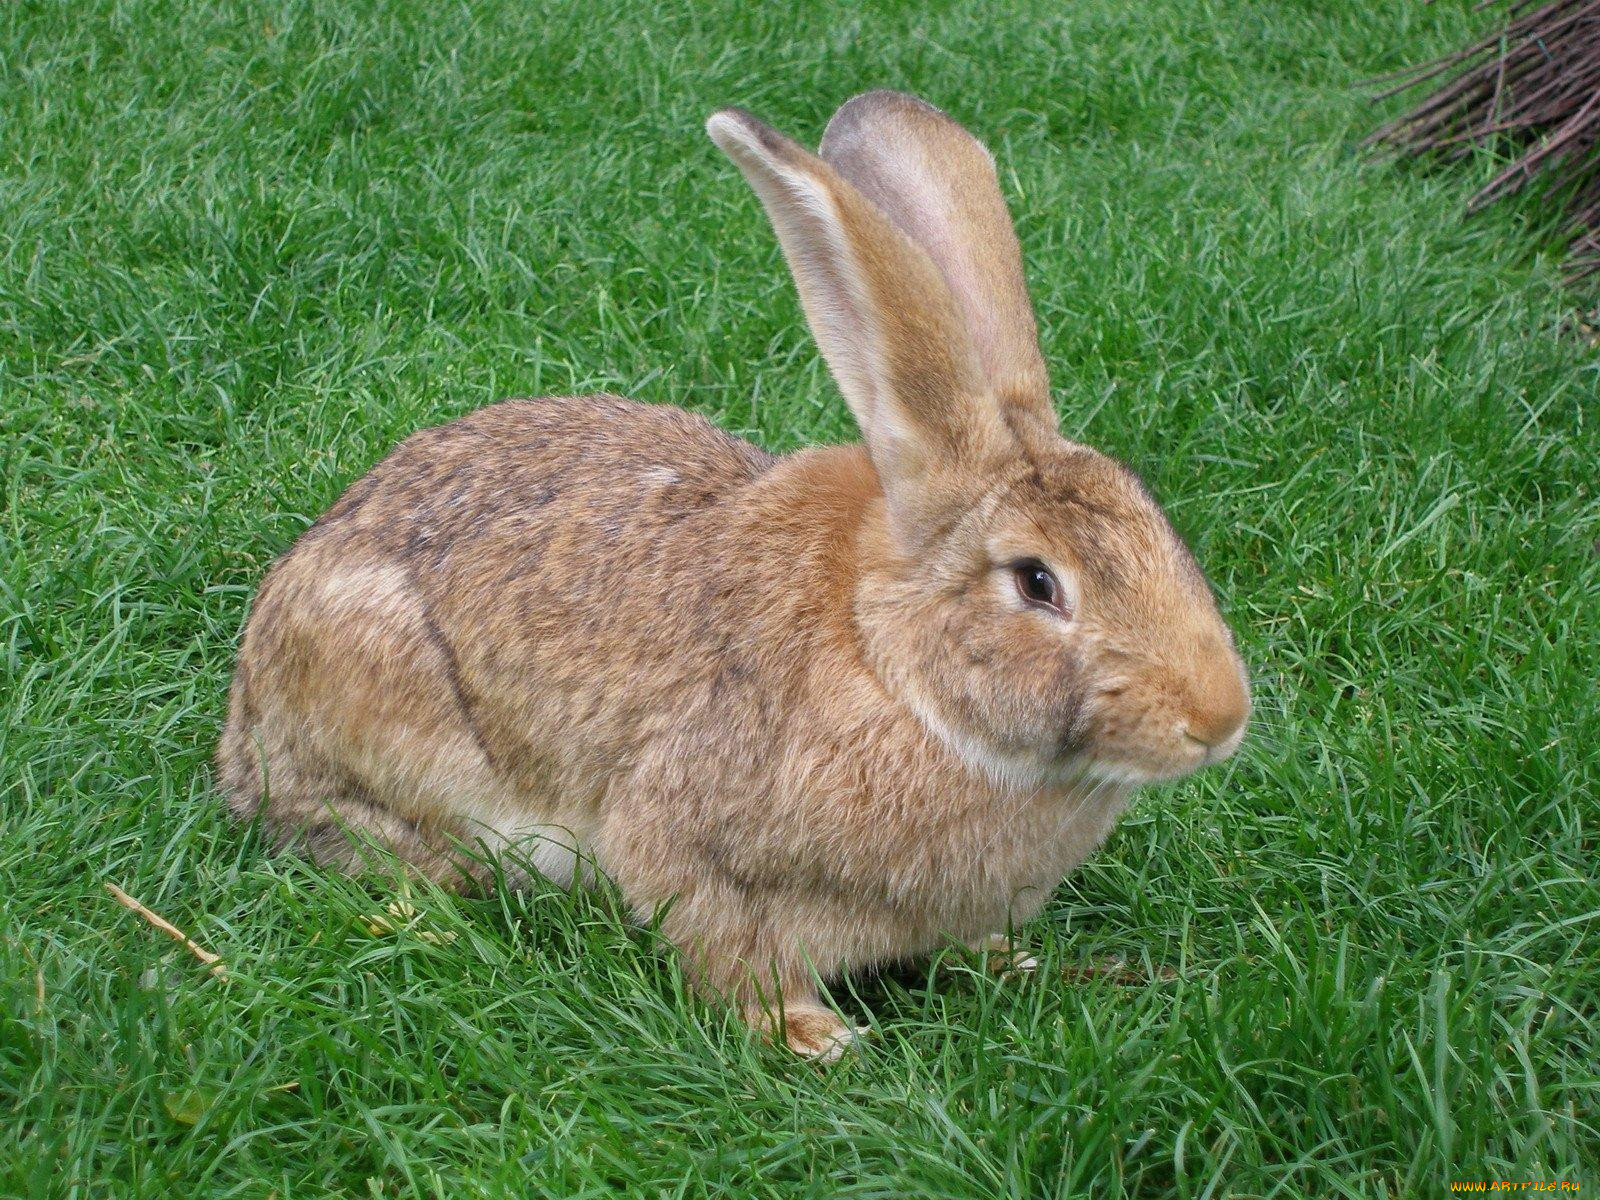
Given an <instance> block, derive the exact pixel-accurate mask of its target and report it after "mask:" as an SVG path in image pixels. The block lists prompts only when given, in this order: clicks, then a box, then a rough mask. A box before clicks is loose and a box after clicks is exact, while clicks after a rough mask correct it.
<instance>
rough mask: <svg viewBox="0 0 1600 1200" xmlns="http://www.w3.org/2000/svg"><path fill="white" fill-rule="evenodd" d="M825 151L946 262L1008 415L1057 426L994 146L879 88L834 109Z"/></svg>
mask: <svg viewBox="0 0 1600 1200" xmlns="http://www.w3.org/2000/svg"><path fill="white" fill-rule="evenodd" d="M821 154H822V157H823V159H824V160H826V161H827V163H828V164H829V165H830V166H832V167H833V169H834V170H835V171H837V172H838V173H839V174H840V175H841V176H843V177H844V178H845V179H847V180H849V181H850V183H852V184H854V185H855V187H856V188H857V189H858V190H859V191H860V192H861V194H862V195H864V196H866V198H867V199H868V200H870V201H872V203H873V204H875V205H877V206H878V208H879V209H881V210H882V211H883V212H884V214H885V215H887V216H888V218H889V219H890V220H891V221H893V222H894V223H895V225H896V226H898V227H899V228H900V230H901V231H902V232H904V233H905V234H906V236H907V237H909V238H910V239H911V240H912V241H913V242H915V243H916V244H917V245H919V246H921V247H922V248H923V250H925V251H926V252H927V254H928V257H929V258H931V259H932V260H933V262H934V265H935V266H937V267H938V268H939V271H940V273H941V274H942V275H943V276H944V280H945V283H946V284H947V285H948V286H949V289H950V292H951V294H952V295H953V296H954V297H955V301H956V306H957V307H958V308H959V309H960V311H961V316H962V319H963V321H964V322H965V323H966V326H967V331H968V333H969V335H970V337H971V339H972V345H973V349H974V350H975V351H976V352H977V355H978V362H979V366H980V369H981V371H982V372H983V378H984V383H985V384H986V385H987V390H988V391H989V392H990V394H992V395H993V396H994V397H995V398H996V400H997V402H998V403H999V404H1000V406H1001V408H1002V410H1003V415H1004V416H1005V419H1006V421H1007V422H1008V423H1009V424H1011V425H1013V427H1017V426H1018V425H1022V426H1031V427H1034V428H1038V427H1039V426H1040V424H1041V423H1042V426H1043V428H1044V429H1046V430H1048V431H1049V432H1050V433H1054V432H1055V431H1056V427H1057V426H1056V414H1055V409H1054V408H1053V407H1052V405H1051V403H1050V377H1049V373H1048V372H1047V371H1046V370H1045V365H1044V358H1043V356H1042V355H1041V354H1040V353H1039V332H1038V327H1037V325H1036V324H1035V322H1034V316H1033V305H1032V303H1031V302H1030V301H1029V299H1028V287H1027V283H1026V282H1025V281H1024V279H1023V275H1022V251H1021V248H1020V247H1019V246H1018V244H1017V234H1016V231H1015V229H1014V228H1013V227H1012V224H1011V215H1010V213H1008V212H1007V211H1006V202H1005V199H1004V198H1003V197H1002V196H1001V195H1000V182H999V180H998V179H997V178H996V176H995V168H994V159H993V158H992V157H991V156H990V154H989V151H988V150H987V149H985V148H984V146H983V144H982V143H981V142H979V141H978V140H977V139H976V138H974V137H973V136H972V135H971V134H970V133H968V132H967V131H966V130H965V129H963V128H962V127H961V126H960V125H958V124H956V122H955V121H953V120H951V119H950V118H949V117H948V116H946V115H945V114H944V113H942V112H940V111H939V110H938V109H937V108H934V107H933V106H932V105H931V104H927V103H924V102H923V101H921V100H919V99H917V98H916V97H915V96H908V95H905V94H904V93H903V92H887V91H879V92H867V93H866V94H864V95H861V96H857V97H856V98H855V99H853V100H851V101H849V102H848V103H846V104H845V105H844V107H842V108H841V109H839V111H838V112H836V113H834V114H833V119H832V120H831V121H829V122H828V128H827V132H826V133H824V134H823V135H822V149H821ZM1020 431H1021V430H1019V432H1020Z"/></svg>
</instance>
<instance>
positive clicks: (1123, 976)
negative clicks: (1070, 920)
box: [1061, 958, 1178, 987]
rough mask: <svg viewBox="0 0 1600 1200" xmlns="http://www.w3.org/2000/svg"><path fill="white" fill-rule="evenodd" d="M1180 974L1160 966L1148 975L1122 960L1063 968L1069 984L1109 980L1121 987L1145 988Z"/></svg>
mask: <svg viewBox="0 0 1600 1200" xmlns="http://www.w3.org/2000/svg"><path fill="white" fill-rule="evenodd" d="M1177 977H1178V973H1177V972H1176V971H1174V970H1173V969H1172V968H1171V967H1168V966H1165V965H1158V966H1157V967H1156V968H1155V970H1154V971H1153V972H1151V973H1150V974H1148V975H1146V974H1145V973H1144V972H1143V971H1141V970H1140V969H1139V968H1138V967H1131V966H1129V965H1128V964H1127V963H1126V962H1124V961H1123V960H1122V959H1120V958H1097V959H1094V960H1093V961H1092V962H1087V963H1077V964H1073V965H1070V966H1065V967H1062V968H1061V978H1062V979H1063V980H1065V981H1066V982H1067V983H1091V982H1093V981H1094V980H1096V979H1105V980H1109V981H1110V982H1111V983H1114V984H1117V985H1118V986H1120V987H1143V986H1144V985H1146V984H1150V983H1162V982H1167V981H1169V980H1173V979H1176V978H1177Z"/></svg>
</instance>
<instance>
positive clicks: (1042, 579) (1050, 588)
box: [1011, 558, 1067, 616]
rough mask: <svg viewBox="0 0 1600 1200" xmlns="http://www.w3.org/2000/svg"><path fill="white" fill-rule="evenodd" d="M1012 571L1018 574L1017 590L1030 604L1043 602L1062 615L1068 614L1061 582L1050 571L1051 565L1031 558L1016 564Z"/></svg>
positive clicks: (1042, 603) (1045, 605)
mask: <svg viewBox="0 0 1600 1200" xmlns="http://www.w3.org/2000/svg"><path fill="white" fill-rule="evenodd" d="M1011 571H1012V574H1013V575H1015V576H1016V580H1017V591H1018V592H1019V593H1020V594H1021V595H1022V598H1023V599H1024V600H1026V601H1027V602H1028V603H1029V604H1041V605H1043V606H1044V607H1046V608H1053V609H1055V610H1056V611H1057V612H1059V613H1061V615H1062V616H1066V615H1067V614H1066V608H1065V606H1064V605H1063V604H1062V595H1061V584H1060V582H1059V581H1057V579H1056V577H1055V576H1054V575H1052V574H1051V573H1050V568H1049V567H1047V566H1045V565H1044V564H1043V563H1042V562H1040V561H1039V560H1038V559H1034V558H1029V559H1025V560H1023V561H1022V562H1019V563H1017V564H1015V565H1014V566H1013V567H1012V568H1011Z"/></svg>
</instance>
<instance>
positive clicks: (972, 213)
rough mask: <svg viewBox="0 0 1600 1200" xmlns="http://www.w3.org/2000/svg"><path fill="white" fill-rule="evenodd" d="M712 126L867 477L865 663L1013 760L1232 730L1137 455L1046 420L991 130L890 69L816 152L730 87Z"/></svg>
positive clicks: (1223, 739)
mask: <svg viewBox="0 0 1600 1200" xmlns="http://www.w3.org/2000/svg"><path fill="white" fill-rule="evenodd" d="M707 129H708V131H709V133H710V134H711V137H712V138H713V140H715V142H716V143H717V145H718V146H720V147H721V148H722V149H723V150H724V151H725V152H726V153H727V154H728V155H729V156H730V157H731V158H732V159H733V160H734V162H735V164H737V165H738V167H739V169H740V171H741V172H742V173H743V174H744V176H745V178H746V179H747V180H748V181H749V182H750V184H751V185H752V186H753V187H754V189H755V191H756V192H757V194H758V195H759V196H760V198H761V201H762V203H763V204H764V205H765V207H766V210H767V213H768V215H769V217H770V218H771V220H772V223H773V225H774V226H775V227H776V229H777V232H778V236H779V239H780V241H781V242H782V244H783V250H784V254H785V256H786V257H787V259H788V262H789V265H790V268H791V270H792V272H793V274H794V277H795V280H796V282H797V284H798V286H799V290H800V297H801V302H802V304H803V306H804V308H805V311H806V316H807V319H808V320H809V322H810V325H811V327H812V330H813V332H814V334H815V335H816V338H817V341H818V343H819V344H820V346H821V349H822V353H823V356H824V357H825V358H826V359H827V362H828V365H829V367H830V369H831V370H832V372H833V375H834V378H835V379H836V380H837V381H838V383H839V386H840V389H841V390H842V391H843V393H844V396H845V399H846V401H847V403H848V404H849V405H850V408H851V410H852V412H853V413H854V414H855V417H856V420H857V422H858V423H859V425H860V426H861V429H862V432H863V434H864V436H865V440H866V444H867V450H868V452H869V454H870V456H871V459H872V465H873V468H874V470H875V471H876V474H877V476H878V482H879V483H880V485H881V487H882V491H883V515H882V520H880V521H871V522H868V523H867V525H866V526H864V527H863V532H862V535H861V545H860V546H859V547H858V559H857V563H858V572H859V574H858V579H857V581H856V585H855V593H854V594H855V606H854V607H855V620H856V624H857V626H858V628H859V629H860V631H861V639H862V643H863V645H864V648H865V653H866V655H867V657H868V658H869V660H870V661H871V663H872V665H873V667H874V669H875V670H876V672H877V674H878V676H879V677H880V679H881V680H882V681H883V683H884V686H885V687H886V688H888V689H889V690H890V691H891V692H892V693H893V694H894V695H896V696H897V697H898V698H900V699H901V700H902V701H903V702H904V703H906V704H907V705H909V706H910V707H911V708H912V709H913V710H914V711H915V712H916V713H917V715H918V716H919V717H920V718H921V719H922V721H923V723H924V724H925V725H926V727H927V728H928V730H929V731H930V733H931V734H932V735H934V736H936V737H937V738H939V739H940V740H942V741H943V742H945V743H946V744H947V745H948V746H950V747H951V748H952V749H953V750H955V751H956V752H957V753H958V754H960V755H961V756H962V757H963V758H964V759H966V760H967V761H968V762H969V763H970V764H971V765H973V766H975V767H977V768H979V769H983V770H986V771H988V772H989V773H991V774H992V775H994V776H996V777H999V778H1002V779H1007V780H1010V781H1012V782H1016V783H1019V784H1027V783H1038V782H1044V781H1046V780H1049V779H1052V778H1056V779H1067V778H1072V777H1074V776H1087V777H1090V778H1098V779H1104V780H1115V781H1119V782H1124V783H1140V782H1146V781H1150V780H1155V779H1164V778H1173V777H1176V776H1178V775H1182V774H1185V773H1187V772H1189V771H1191V770H1193V769H1195V768H1196V767H1199V766H1201V765H1203V764H1205V763H1207V762H1213V761H1216V760H1217V759H1220V758H1224V757H1226V756H1227V755H1228V754H1230V753H1232V752H1233V750H1234V749H1235V747H1237V745H1238V744H1239V741H1240V739H1241V738H1242V736H1243V733H1244V727H1245V724H1246V721H1247V719H1248V716H1249V711H1250V694H1249V687H1248V684H1247V681H1246V677H1245V672H1244V668H1243V665H1242V663H1241V661H1240V659H1239V656H1238V653H1237V652H1236V651H1235V649H1234V645H1233V638H1232V635H1231V634H1230V632H1229V630H1228V627H1227V626H1226V625H1225V624H1224V623H1223V621H1222V618H1221V617H1220V615H1219V614H1218V612H1217V608H1216V603H1215V601H1214V599H1213V597H1212V593H1211V589H1210V587H1209V585H1208V584H1207V582H1206V579H1205V577H1204V575H1203V574H1202V573H1201V571H1200V569H1199V567H1198V566H1197V565H1196V564H1195V561H1194V558H1193V556H1192V555H1191V554H1190V553H1189V550H1188V548H1187V547H1186V546H1185V545H1184V544H1183V542H1182V540H1181V539H1180V538H1179V537H1178V535H1177V534H1176V533H1175V532H1174V531H1173V529H1172V526H1171V525H1170V523H1169V522H1168V521H1167V519H1166V517H1165V515H1164V514H1163V513H1162V511H1161V509H1160V508H1159V507H1158V506H1157V504H1156V503H1155V501H1154V500H1153V499H1151V497H1150V495H1149V493H1148V492H1147V491H1146V490H1145V489H1144V487H1143V485H1142V484H1141V483H1140V482H1139V479H1138V477H1137V476H1135V475H1134V474H1133V472H1132V471H1130V470H1129V469H1128V468H1126V467H1124V466H1123V465H1121V464H1120V463H1118V462H1116V461H1114V460H1113V459H1111V458H1108V457H1106V456H1105V455H1102V454H1099V453H1097V452H1096V451H1094V450H1091V449H1089V448H1088V447H1086V446H1082V445H1079V444H1077V443H1074V442H1071V441H1068V440H1067V439H1065V438H1063V437H1062V436H1061V434H1060V433H1059V431H1058V429H1057V423H1056V414H1055V410H1054V408H1053V407H1052V404H1051V401H1050V394H1049V379H1048V375H1047V372H1046V370H1045V366H1044V361H1043V358H1042V357H1041V355H1040V352H1039V346H1038V336H1037V330H1036V327H1035V324H1034V316H1033V310H1032V307H1031V305H1030V303H1029V300H1028V295H1027V290H1026V286H1025V284H1024V281H1023V274H1022V262H1021V255H1020V252H1019V249H1018V244H1017V239H1016V235H1015V233H1014V232H1013V230H1012V226H1011V221H1010V218H1009V215H1008V213H1007V211H1006V207H1005V202H1004V200H1003V199H1002V197H1001V194H1000V189H999V185H998V181H997V179H996V176H995V169H994V163H993V160H992V159H991V158H990V156H989V153H988V151H987V150H985V149H984V148H983V146H981V145H980V144H979V143H978V142H977V141H976V140H974V139H973V138H972V136H971V135H970V134H968V133H967V132H966V131H965V130H963V129H962V128H961V127H960V126H959V125H957V124H956V123H955V122H954V121H952V120H951V119H950V118H949V117H947V116H946V115H945V114H944V113H942V112H940V111H939V110H937V109H935V108H932V107H930V106H929V105H927V104H924V103H923V102H922V101H920V100H917V99H915V98H913V97H910V96H905V95H901V94H899V93H894V92H870V93H868V94H866V95H863V96H858V97H856V98H855V99H854V100H852V101H850V102H849V103H848V104H846V105H845V106H844V107H843V108H841V109H840V110H839V112H838V113H836V114H835V115H834V118H833V120H832V121H831V122H830V123H829V125H828V129H827V132H826V134H825V135H824V137H823V140H822V147H821V154H820V157H819V156H817V155H813V154H811V153H809V152H808V151H806V150H804V149H802V148H801V147H800V146H798V145H797V144H795V143H794V142H792V141H790V140H789V139H788V138H786V137H784V136H782V135H781V134H779V133H777V132H776V131H775V130H773V129H771V128H770V127H768V126H766V125H764V124H762V123H761V122H760V121H758V120H756V119H755V118H754V117H752V116H750V115H749V114H748V113H745V112H742V111H741V110H737V109H726V110H723V111H721V112H718V113H716V114H715V115H713V116H712V118H711V119H710V121H709V122H708V125H707Z"/></svg>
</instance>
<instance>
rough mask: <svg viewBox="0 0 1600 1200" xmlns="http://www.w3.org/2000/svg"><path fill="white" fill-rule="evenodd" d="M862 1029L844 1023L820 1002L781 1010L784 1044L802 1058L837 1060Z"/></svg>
mask: <svg viewBox="0 0 1600 1200" xmlns="http://www.w3.org/2000/svg"><path fill="white" fill-rule="evenodd" d="M865 1032H866V1030H865V1029H857V1028H852V1027H851V1026H849V1025H846V1024H845V1023H844V1022H843V1021H841V1020H840V1019H839V1014H838V1013H836V1012H834V1011H832V1010H831V1009H827V1008H823V1007H822V1006H821V1005H810V1004H807V1005H801V1006H798V1007H793V1008H786V1009H785V1010H784V1013H783V1041H784V1044H785V1045H787V1046H788V1047H789V1049H791V1050H793V1051H794V1052H795V1053H796V1054H798V1055H800V1056H801V1057H802V1058H813V1059H816V1060H817V1061H818V1062H825V1063H831V1062H836V1061H838V1060H839V1059H840V1058H842V1057H843V1056H844V1052H845V1051H846V1050H850V1049H853V1048H854V1047H855V1044H856V1043H857V1042H858V1041H859V1040H860V1038H861V1035H862V1034H864V1033H865Z"/></svg>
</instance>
